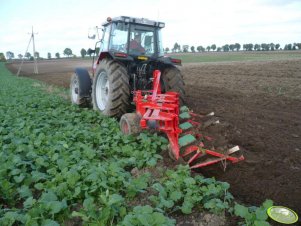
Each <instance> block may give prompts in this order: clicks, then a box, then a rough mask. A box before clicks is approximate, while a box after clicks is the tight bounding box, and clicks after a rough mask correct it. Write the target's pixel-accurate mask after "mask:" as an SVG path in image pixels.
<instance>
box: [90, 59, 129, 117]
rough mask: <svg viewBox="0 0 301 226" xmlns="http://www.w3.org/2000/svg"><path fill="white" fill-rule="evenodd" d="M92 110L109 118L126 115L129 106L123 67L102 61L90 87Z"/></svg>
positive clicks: (127, 85)
mask: <svg viewBox="0 0 301 226" xmlns="http://www.w3.org/2000/svg"><path fill="white" fill-rule="evenodd" d="M92 102H93V108H94V109H95V110H97V111H100V112H101V113H102V114H104V115H107V116H111V117H117V118H118V117H120V116H121V115H122V114H124V113H126V112H127V110H128V107H129V104H130V86H129V76H128V75H127V71H126V69H125V67H124V66H123V65H122V64H120V63H117V62H115V61H113V60H110V59H104V60H102V61H101V62H100V64H99V66H98V68H97V69H96V73H95V77H94V80H93V86H92Z"/></svg>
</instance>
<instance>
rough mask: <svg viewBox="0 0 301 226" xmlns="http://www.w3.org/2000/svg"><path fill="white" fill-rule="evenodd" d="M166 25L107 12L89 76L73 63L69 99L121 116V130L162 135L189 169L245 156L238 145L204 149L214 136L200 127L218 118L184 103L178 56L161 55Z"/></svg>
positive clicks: (173, 154) (105, 113) (173, 156)
mask: <svg viewBox="0 0 301 226" xmlns="http://www.w3.org/2000/svg"><path fill="white" fill-rule="evenodd" d="M164 27H165V24H164V23H162V22H158V21H153V20H148V19H144V18H133V17H126V16H121V17H116V18H110V17H108V18H107V21H106V22H105V23H103V29H102V31H103V33H102V37H101V39H100V41H99V42H97V44H98V43H100V51H99V54H98V58H97V60H96V61H95V62H94V60H93V68H92V75H91V76H90V74H89V72H88V70H86V69H85V68H76V69H75V73H74V74H73V76H72V78H71V84H70V92H71V101H72V103H73V104H76V105H78V106H89V105H91V104H92V105H93V108H94V109H95V110H96V111H99V112H100V113H101V114H104V115H107V116H110V117H116V118H120V128H121V131H122V132H123V133H124V134H133V135H135V134H139V133H140V132H141V131H143V130H145V129H149V130H152V131H158V132H161V133H162V134H165V135H166V137H167V138H168V140H169V148H168V149H169V155H170V157H171V158H173V159H175V160H178V159H179V158H181V159H184V160H186V161H187V162H188V164H189V165H190V167H191V168H192V169H195V168H200V167H204V166H207V165H211V164H214V163H217V162H223V163H225V162H226V161H227V160H228V161H230V162H232V163H235V162H238V161H241V160H243V159H244V157H243V156H242V155H240V156H237V151H238V150H239V147H238V146H235V147H232V148H230V149H228V150H222V151H217V150H209V149H207V147H206V144H207V143H208V142H209V141H211V140H212V138H211V137H207V136H204V135H203V134H201V133H199V131H200V130H201V128H202V126H203V125H207V126H208V119H209V121H210V120H211V124H214V123H216V122H217V121H214V120H213V121H212V118H211V116H212V114H209V115H197V114H194V113H193V112H191V111H189V109H188V108H187V107H185V106H184V105H183V104H184V102H185V90H184V81H183V76H182V74H181V72H180V70H179V69H178V68H177V66H178V65H181V60H178V59H174V58H171V57H167V56H164V53H163V46H162V40H161V29H162V28H164ZM94 37H95V36H94ZM180 106H182V107H180ZM233 153H236V156H234V155H235V154H234V155H233Z"/></svg>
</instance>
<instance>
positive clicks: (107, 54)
mask: <svg viewBox="0 0 301 226" xmlns="http://www.w3.org/2000/svg"><path fill="white" fill-rule="evenodd" d="M104 58H111V59H112V58H113V57H112V55H111V54H110V53H109V52H101V53H100V54H99V56H98V59H97V61H96V62H95V63H94V65H93V74H94V73H95V71H96V68H97V65H98V64H99V62H100V61H102V60H103V59H104Z"/></svg>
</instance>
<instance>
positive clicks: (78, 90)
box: [70, 68, 92, 107]
mask: <svg viewBox="0 0 301 226" xmlns="http://www.w3.org/2000/svg"><path fill="white" fill-rule="evenodd" d="M91 88H92V81H91V78H90V75H89V73H88V71H87V70H86V69H84V68H76V69H75V73H74V74H73V75H72V77H71V82H70V97H71V102H72V103H73V104H76V105H78V106H80V107H87V106H89V105H90V103H91Z"/></svg>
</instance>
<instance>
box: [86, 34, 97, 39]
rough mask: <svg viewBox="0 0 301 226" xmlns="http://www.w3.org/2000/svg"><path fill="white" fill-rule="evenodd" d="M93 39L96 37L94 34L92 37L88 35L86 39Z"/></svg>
mask: <svg viewBox="0 0 301 226" xmlns="http://www.w3.org/2000/svg"><path fill="white" fill-rule="evenodd" d="M95 37H96V35H95V34H94V35H92V36H89V35H88V39H95Z"/></svg>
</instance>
